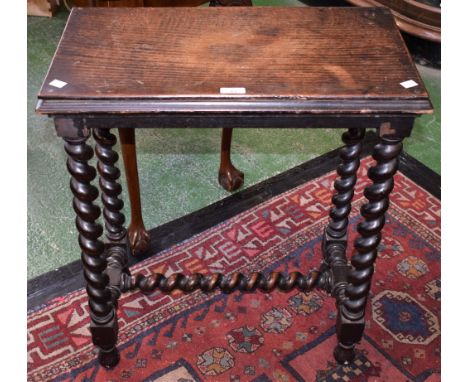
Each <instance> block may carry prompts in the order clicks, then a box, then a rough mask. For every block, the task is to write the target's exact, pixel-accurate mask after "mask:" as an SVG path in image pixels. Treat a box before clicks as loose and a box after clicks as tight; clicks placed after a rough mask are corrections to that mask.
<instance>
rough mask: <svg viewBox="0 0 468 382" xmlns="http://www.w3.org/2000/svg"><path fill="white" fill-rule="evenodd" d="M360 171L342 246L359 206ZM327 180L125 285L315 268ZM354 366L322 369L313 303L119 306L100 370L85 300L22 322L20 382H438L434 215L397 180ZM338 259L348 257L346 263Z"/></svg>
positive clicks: (64, 302)
mask: <svg viewBox="0 0 468 382" xmlns="http://www.w3.org/2000/svg"><path fill="white" fill-rule="evenodd" d="M370 163H371V159H370V158H367V159H366V160H365V161H364V162H363V166H362V167H361V170H360V180H359V182H358V186H357V195H356V198H355V200H356V201H355V203H354V207H353V210H352V219H351V223H352V228H351V239H353V238H354V237H355V235H356V232H355V226H356V222H357V220H358V208H359V206H360V205H361V204H362V203H363V202H364V201H365V198H364V197H363V194H362V191H363V188H364V185H365V183H364V182H365V179H364V178H363V175H364V174H365V169H366V168H367V166H368V165H369V164H370ZM333 179H334V173H329V174H326V175H324V176H322V177H320V178H318V179H315V180H313V181H310V182H308V183H305V184H303V185H301V186H299V187H297V188H294V189H292V190H290V191H288V192H285V193H283V194H281V195H279V196H276V197H274V198H272V199H270V200H268V201H266V202H264V203H262V204H259V205H257V206H256V207H254V208H252V209H250V210H248V211H246V212H244V213H241V214H239V215H237V216H235V217H234V218H231V219H229V220H227V221H225V222H223V223H221V224H219V225H217V226H215V227H213V228H212V229H209V230H207V231H204V232H202V233H201V234H199V235H197V236H195V237H192V238H190V239H189V240H186V241H185V242H182V243H180V244H178V245H175V246H173V247H172V248H170V249H168V250H165V251H163V252H161V253H158V254H156V255H154V256H153V257H151V258H149V259H148V260H146V261H144V262H141V263H139V264H137V265H136V266H135V267H134V269H133V270H134V271H143V272H150V271H158V272H165V273H166V274H170V273H172V272H181V271H183V272H233V271H242V272H246V273H248V272H251V271H257V270H265V271H272V270H281V271H283V272H291V271H294V270H302V271H304V270H306V269H308V268H312V267H318V266H319V263H320V258H321V251H320V237H321V234H322V231H323V228H324V226H325V224H326V222H327V213H328V206H329V200H330V196H331V193H332V190H333ZM391 200H392V204H391V207H390V209H389V212H388V214H387V224H386V226H385V229H384V235H383V237H384V240H383V242H382V243H381V246H380V252H379V258H378V260H377V266H376V273H375V276H374V282H373V287H372V295H371V298H370V300H369V305H368V310H367V320H366V331H365V336H364V338H363V340H362V342H361V343H360V345H359V346H358V356H357V358H356V360H355V361H354V363H353V364H351V365H349V366H346V367H342V366H339V365H337V364H336V363H335V362H334V359H333V356H332V352H333V348H334V346H335V344H336V338H335V329H334V325H335V317H336V313H335V306H334V300H333V299H332V298H329V297H327V296H326V295H325V294H324V293H322V292H311V293H300V292H297V291H293V292H290V293H281V292H274V293H272V294H262V293H261V292H258V293H252V294H241V293H234V294H232V295H223V294H220V293H214V294H209V295H207V294H203V293H201V292H196V293H192V294H190V295H183V294H181V293H174V294H172V295H163V294H161V293H160V292H155V293H153V294H151V295H149V296H144V295H143V294H141V293H138V292H135V293H129V294H126V295H124V296H123V298H121V300H120V303H119V327H120V332H119V349H120V351H121V361H120V364H119V365H118V366H117V367H116V368H115V369H114V370H111V371H107V370H105V369H103V368H101V367H99V365H98V363H97V362H96V354H95V350H94V346H93V345H92V343H91V338H90V335H89V332H88V324H89V319H88V313H87V311H88V307H87V302H86V301H87V299H86V295H85V292H84V290H78V291H76V292H73V293H71V294H68V295H65V296H62V297H60V298H56V299H54V300H52V301H50V302H49V303H48V304H46V305H45V306H40V307H37V308H35V309H33V310H31V311H30V312H29V313H28V380H29V381H109V382H110V381H157V382H172V381H174V382H189V381H220V382H221V381H229V382H237V381H254V382H266V381H282V382H288V381H307V382H309V381H320V382H322V381H323V382H325V381H327V382H328V381H354V382H358V381H359V382H360V381H392V382H398V381H440V346H441V344H440V298H441V289H440V288H441V287H440V202H439V200H438V199H437V198H435V197H434V196H432V195H431V194H429V193H428V192H426V191H425V190H424V189H422V188H421V187H419V186H418V185H416V184H415V183H414V182H413V181H412V180H410V179H409V178H407V177H405V176H404V175H402V174H401V173H398V174H397V176H396V185H395V191H394V193H393V195H392V199H391ZM350 254H351V253H349V255H350Z"/></svg>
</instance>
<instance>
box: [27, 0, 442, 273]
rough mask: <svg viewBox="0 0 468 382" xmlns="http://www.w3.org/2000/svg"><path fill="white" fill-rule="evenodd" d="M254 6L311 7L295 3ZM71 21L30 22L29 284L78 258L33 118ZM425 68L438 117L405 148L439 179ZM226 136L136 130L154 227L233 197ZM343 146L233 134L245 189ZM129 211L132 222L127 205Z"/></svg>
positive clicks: (58, 177)
mask: <svg viewBox="0 0 468 382" xmlns="http://www.w3.org/2000/svg"><path fill="white" fill-rule="evenodd" d="M254 3H255V5H287V6H304V4H303V3H301V2H298V1H294V0H275V1H266V0H264V1H254ZM308 3H313V1H309V2H308ZM67 15H68V13H67V12H66V11H61V12H60V13H58V14H57V15H56V16H55V17H53V18H52V19H49V18H42V17H28V110H27V113H28V279H30V278H33V277H36V276H38V275H40V274H42V273H44V272H47V271H51V270H53V269H56V268H57V267H60V266H62V265H65V264H68V263H70V262H72V261H74V260H77V259H78V258H79V250H78V243H77V234H76V231H75V225H74V218H75V216H74V213H73V210H72V208H71V192H70V191H69V188H68V181H67V180H68V178H69V176H68V173H67V171H66V167H65V160H66V156H65V153H64V151H63V145H62V142H61V139H59V138H57V137H56V135H55V131H54V127H53V124H52V121H51V120H49V119H47V118H46V117H41V116H38V115H36V114H35V113H34V108H35V103H36V94H37V92H38V90H39V88H40V85H41V82H42V79H43V77H44V76H45V73H46V72H47V68H48V65H49V63H50V60H51V58H52V56H53V53H54V51H55V47H56V45H57V43H58V40H59V38H60V35H61V32H62V30H63V27H64V25H65V22H66V19H67ZM418 69H419V70H420V73H421V75H422V77H423V80H424V82H425V84H426V87H427V88H428V90H429V93H430V95H431V99H432V102H433V104H434V107H435V113H434V114H433V115H429V116H424V117H422V118H420V119H419V120H418V121H417V123H416V127H415V129H414V132H413V136H412V137H411V138H409V139H407V140H406V142H405V150H406V151H407V152H408V153H409V154H410V155H412V156H414V157H415V158H416V159H418V160H419V161H421V162H423V163H424V164H425V165H426V166H428V167H430V168H431V169H433V170H434V171H436V172H437V173H439V174H440V141H441V138H440V128H441V127H440V70H436V69H431V68H427V67H423V66H418ZM220 134H221V131H220V130H209V129H197V130H193V129H173V130H156V129H151V130H145V131H138V132H137V147H138V161H139V171H140V178H141V179H140V180H141V193H142V199H143V200H142V204H143V210H144V219H145V222H146V226H147V228H152V227H155V226H159V225H161V224H163V223H166V222H169V221H171V220H174V219H175V218H177V217H180V216H184V215H186V214H188V213H190V212H193V211H196V210H198V209H200V208H202V207H205V206H207V205H209V204H212V203H214V202H216V201H217V200H220V199H222V198H225V197H226V196H228V195H229V193H228V192H226V191H224V190H223V189H222V188H221V187H220V186H219V185H218V183H217V170H218V164H219V163H218V161H219V145H220ZM266 137H267V138H268V139H265V138H266ZM339 144H340V132H338V131H333V130H322V129H321V130H294V131H292V130H278V129H275V130H268V129H266V130H259V129H238V130H235V131H234V136H233V150H232V152H233V153H232V158H233V162H234V163H235V164H236V166H237V167H238V168H240V169H241V170H242V171H244V172H245V174H246V175H245V185H244V188H246V187H249V186H251V185H254V184H256V183H258V182H260V181H262V180H264V179H267V178H270V177H271V176H273V175H276V174H279V173H281V172H284V171H286V170H287V169H289V168H291V167H294V166H296V165H298V164H300V163H303V162H305V161H307V160H309V159H311V158H314V157H317V156H319V155H321V154H324V153H326V152H328V151H330V150H332V149H334V148H336V147H337V146H338V145H339ZM118 150H120V148H118ZM122 183H123V189H124V195H123V199H124V201H125V202H127V200H128V199H127V194H126V184H125V179H122ZM127 205H128V203H127ZM124 212H125V214H126V215H127V216H129V210H128V206H126V207H125V210H124Z"/></svg>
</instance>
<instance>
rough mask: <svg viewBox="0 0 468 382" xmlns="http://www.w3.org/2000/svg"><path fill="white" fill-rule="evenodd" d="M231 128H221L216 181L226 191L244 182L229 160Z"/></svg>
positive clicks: (232, 1) (218, 0)
mask: <svg viewBox="0 0 468 382" xmlns="http://www.w3.org/2000/svg"><path fill="white" fill-rule="evenodd" d="M218 6H228V7H229V6H231V7H233V6H252V1H251V0H211V1H210V7H218ZM231 141H232V129H230V128H224V129H222V137H221V161H220V164H219V172H218V182H219V184H220V185H221V187H223V188H224V189H225V190H226V191H235V190H237V189H239V188H241V187H242V184H244V173H243V172H242V171H239V170H238V169H237V168H236V167H234V165H233V164H232V162H231Z"/></svg>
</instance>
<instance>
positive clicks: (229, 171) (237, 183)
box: [218, 128, 244, 191]
mask: <svg viewBox="0 0 468 382" xmlns="http://www.w3.org/2000/svg"><path fill="white" fill-rule="evenodd" d="M231 140H232V129H227V128H225V129H223V130H222V138H221V162H220V165H219V173H218V182H219V184H220V185H221V187H223V188H224V189H225V190H226V191H235V190H237V189H239V188H240V187H242V185H243V184H244V173H243V172H242V171H239V170H238V169H237V168H235V167H234V165H233V164H232V162H231Z"/></svg>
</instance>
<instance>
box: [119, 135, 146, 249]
mask: <svg viewBox="0 0 468 382" xmlns="http://www.w3.org/2000/svg"><path fill="white" fill-rule="evenodd" d="M119 139H120V146H121V148H122V157H123V163H124V167H125V176H126V178H127V186H128V196H129V199H130V209H131V217H130V224H129V226H128V240H129V242H130V247H131V249H132V252H133V254H137V253H141V252H145V251H146V250H148V248H149V246H150V237H149V234H148V232H147V231H146V229H145V224H144V223H143V216H142V213H141V201H140V181H139V179H138V167H137V156H136V146H135V129H119Z"/></svg>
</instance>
